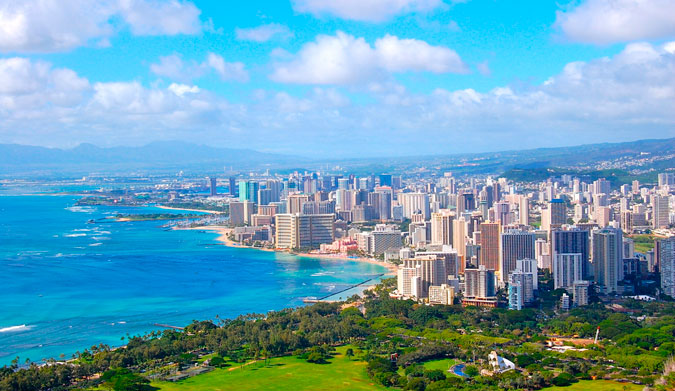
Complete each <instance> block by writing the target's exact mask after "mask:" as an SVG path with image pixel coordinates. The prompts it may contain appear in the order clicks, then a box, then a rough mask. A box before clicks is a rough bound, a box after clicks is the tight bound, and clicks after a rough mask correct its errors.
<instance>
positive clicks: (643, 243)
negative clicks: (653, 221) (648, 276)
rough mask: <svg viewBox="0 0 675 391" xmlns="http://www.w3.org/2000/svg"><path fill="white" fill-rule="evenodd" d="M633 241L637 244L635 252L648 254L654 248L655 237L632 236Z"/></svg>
mask: <svg viewBox="0 0 675 391" xmlns="http://www.w3.org/2000/svg"><path fill="white" fill-rule="evenodd" d="M630 238H631V239H633V241H634V242H635V251H637V252H640V253H643V254H644V253H646V252H647V251H649V250H651V249H653V248H654V235H632V236H630Z"/></svg>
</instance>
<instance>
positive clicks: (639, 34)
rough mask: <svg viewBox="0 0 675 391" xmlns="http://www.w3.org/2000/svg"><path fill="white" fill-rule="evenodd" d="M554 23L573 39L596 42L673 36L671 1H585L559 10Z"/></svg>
mask: <svg viewBox="0 0 675 391" xmlns="http://www.w3.org/2000/svg"><path fill="white" fill-rule="evenodd" d="M555 26H556V27H557V28H559V29H560V31H561V32H562V33H563V34H564V36H565V37H566V38H567V39H569V40H571V41H575V42H583V43H592V44H599V45H606V44H612V43H616V42H630V41H636V40H644V39H661V38H673V37H675V1H673V0H586V1H584V2H583V3H582V4H580V5H579V6H577V7H575V8H572V9H571V10H569V11H567V12H562V11H558V12H557V17H556V22H555Z"/></svg>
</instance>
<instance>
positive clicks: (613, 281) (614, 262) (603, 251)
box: [593, 228, 623, 293]
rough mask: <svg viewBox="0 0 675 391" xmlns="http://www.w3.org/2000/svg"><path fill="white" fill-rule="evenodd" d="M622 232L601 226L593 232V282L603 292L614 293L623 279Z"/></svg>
mask: <svg viewBox="0 0 675 391" xmlns="http://www.w3.org/2000/svg"><path fill="white" fill-rule="evenodd" d="M622 239H623V232H621V230H619V229H616V228H603V229H601V230H598V231H595V232H593V269H594V279H595V284H596V285H597V286H598V287H599V288H600V290H601V291H602V292H603V293H616V292H617V289H618V282H619V281H621V280H623V240H622Z"/></svg>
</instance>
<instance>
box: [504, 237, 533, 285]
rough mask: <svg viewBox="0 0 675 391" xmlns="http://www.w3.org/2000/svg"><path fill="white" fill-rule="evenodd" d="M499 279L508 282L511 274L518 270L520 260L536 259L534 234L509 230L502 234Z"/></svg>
mask: <svg viewBox="0 0 675 391" xmlns="http://www.w3.org/2000/svg"><path fill="white" fill-rule="evenodd" d="M500 240H501V243H500V250H501V251H500V257H499V265H500V267H499V279H500V281H501V282H502V283H505V282H506V281H507V277H508V276H509V273H511V272H512V271H513V270H515V269H516V261H517V260H518V259H535V254H534V240H535V236H534V233H532V232H526V231H520V230H508V231H505V232H504V233H502V234H501V238H500Z"/></svg>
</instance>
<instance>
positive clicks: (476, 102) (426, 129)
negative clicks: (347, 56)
mask: <svg viewBox="0 0 675 391" xmlns="http://www.w3.org/2000/svg"><path fill="white" fill-rule="evenodd" d="M366 46H368V47H369V48H370V50H371V51H374V49H373V47H370V46H369V45H366ZM673 47H675V46H674V44H673V43H665V44H663V45H659V46H657V45H653V44H649V43H634V44H630V45H627V46H626V47H625V48H624V50H622V51H621V52H620V53H618V54H617V55H615V56H613V57H607V58H599V59H596V60H593V61H589V62H573V63H569V64H567V65H566V66H565V67H564V68H563V69H562V70H561V71H560V72H559V73H558V74H556V75H554V76H552V77H550V78H549V79H548V80H546V82H544V83H541V84H537V85H533V84H523V83H521V84H517V85H505V86H500V87H497V88H494V89H492V90H489V91H479V90H475V89H470V88H467V89H461V90H448V89H443V88H438V89H436V90H434V91H432V92H430V93H427V94H424V93H413V92H410V91H408V90H406V88H405V87H403V86H402V85H400V84H397V83H395V82H394V81H392V79H384V80H379V81H373V82H368V83H366V84H365V86H366V89H365V90H361V91H360V92H354V90H351V91H350V92H349V94H350V95H348V94H347V93H345V92H344V91H343V89H341V88H337V87H331V88H321V87H312V88H309V89H307V90H306V92H305V93H302V94H298V93H291V92H290V91H261V90H258V91H256V92H255V93H254V96H253V97H252V98H251V99H243V103H240V104H233V103H230V102H228V101H227V100H226V99H224V98H223V97H222V96H218V95H217V94H213V93H211V92H209V91H207V90H204V89H202V88H198V87H196V86H193V85H190V84H187V83H178V82H176V83H172V84H170V85H169V86H168V87H166V88H164V87H161V84H162V83H156V84H155V85H153V86H145V85H143V84H141V83H139V82H134V81H131V82H129V81H121V82H106V83H92V84H93V85H90V83H89V81H87V80H86V79H85V78H82V77H80V76H78V75H77V74H76V73H75V72H73V71H71V70H68V69H59V68H53V67H52V66H51V65H50V64H48V63H45V62H40V61H31V60H29V59H26V58H11V59H2V60H0V142H20V143H24V144H52V145H63V144H70V143H76V142H85V141H86V142H95V143H97V144H115V143H118V144H139V143H146V142H149V141H154V140H158V139H160V140H161V139H164V140H165V139H182V140H194V139H195V138H204V139H209V140H216V141H214V143H216V144H217V140H227V143H228V144H229V145H231V146H242V147H243V146H246V147H252V148H256V147H257V146H260V145H265V146H269V148H270V149H275V150H276V151H279V152H288V153H300V154H301V155H304V154H313V155H315V156H319V157H325V156H327V154H328V153H330V156H339V155H340V154H343V155H350V156H358V155H362V154H364V153H369V154H378V153H382V154H409V155H412V154H418V155H421V154H425V153H452V152H462V151H467V150H471V151H485V150H505V149H511V148H514V149H520V148H528V147H540V146H555V145H570V144H572V145H573V144H581V143H589V142H604V141H621V140H629V139H639V138H650V137H673V136H675V112H674V111H673V110H672V108H673V106H674V104H675V84H673V82H672V75H673V74H675V55H674V54H673V53H672V52H673ZM205 62H208V61H205ZM351 94H356V96H355V97H354V98H355V99H350V97H351ZM327 140H329V141H327ZM458 140H459V141H458ZM298 151H301V152H298Z"/></svg>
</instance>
